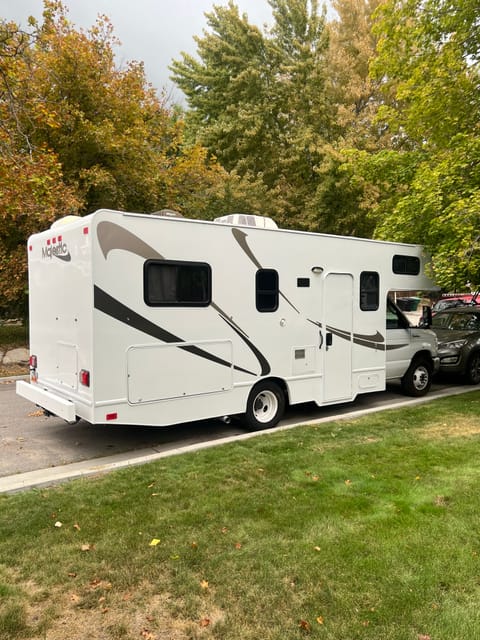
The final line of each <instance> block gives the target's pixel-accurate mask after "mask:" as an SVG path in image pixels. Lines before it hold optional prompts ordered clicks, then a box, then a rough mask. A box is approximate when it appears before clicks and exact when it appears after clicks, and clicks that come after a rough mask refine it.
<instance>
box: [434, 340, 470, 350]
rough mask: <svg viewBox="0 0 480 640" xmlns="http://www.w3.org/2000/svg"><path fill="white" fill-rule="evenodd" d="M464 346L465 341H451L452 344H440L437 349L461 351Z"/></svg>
mask: <svg viewBox="0 0 480 640" xmlns="http://www.w3.org/2000/svg"><path fill="white" fill-rule="evenodd" d="M464 344H467V341H466V340H465V339H463V340H453V342H440V344H439V345H438V348H439V349H461V348H462V347H463V345H464Z"/></svg>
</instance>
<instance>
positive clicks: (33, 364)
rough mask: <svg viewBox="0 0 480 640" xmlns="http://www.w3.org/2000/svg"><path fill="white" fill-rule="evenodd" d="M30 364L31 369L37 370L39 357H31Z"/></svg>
mask: <svg viewBox="0 0 480 640" xmlns="http://www.w3.org/2000/svg"><path fill="white" fill-rule="evenodd" d="M28 364H29V365H30V368H31V369H36V368H37V356H30V359H29V361H28Z"/></svg>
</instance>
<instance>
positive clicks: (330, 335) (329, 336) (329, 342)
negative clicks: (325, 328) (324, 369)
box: [325, 332, 333, 349]
mask: <svg viewBox="0 0 480 640" xmlns="http://www.w3.org/2000/svg"><path fill="white" fill-rule="evenodd" d="M332 342H333V333H330V332H327V335H326V341H325V344H326V346H327V349H328V347H331V346H332Z"/></svg>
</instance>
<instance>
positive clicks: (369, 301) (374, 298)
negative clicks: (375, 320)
mask: <svg viewBox="0 0 480 640" xmlns="http://www.w3.org/2000/svg"><path fill="white" fill-rule="evenodd" d="M379 290H380V278H379V275H378V273H377V272H376V271H362V273H361V274H360V309H361V310H362V311H376V310H377V309H378V301H379Z"/></svg>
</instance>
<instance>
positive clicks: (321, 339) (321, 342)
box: [318, 331, 323, 349]
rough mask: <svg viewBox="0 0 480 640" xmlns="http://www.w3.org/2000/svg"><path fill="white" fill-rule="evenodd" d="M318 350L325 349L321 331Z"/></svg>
mask: <svg viewBox="0 0 480 640" xmlns="http://www.w3.org/2000/svg"><path fill="white" fill-rule="evenodd" d="M318 342H319V344H318V348H319V349H321V348H322V347H323V333H322V332H321V331H319V332H318Z"/></svg>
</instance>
